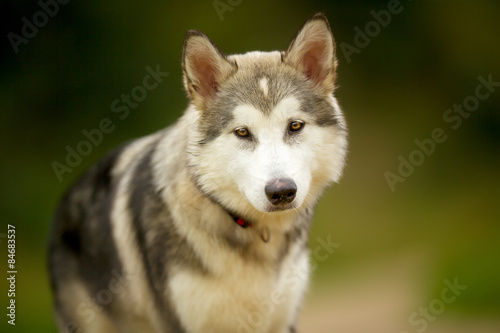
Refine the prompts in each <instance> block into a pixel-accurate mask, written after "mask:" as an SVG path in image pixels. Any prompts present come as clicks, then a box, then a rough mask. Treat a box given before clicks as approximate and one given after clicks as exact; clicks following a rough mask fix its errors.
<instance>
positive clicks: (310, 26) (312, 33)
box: [284, 13, 337, 94]
mask: <svg viewBox="0 0 500 333" xmlns="http://www.w3.org/2000/svg"><path fill="white" fill-rule="evenodd" d="M284 61H285V63H287V64H289V65H291V66H293V67H295V68H297V69H298V70H299V71H301V72H302V73H304V74H305V75H306V76H307V77H308V78H309V79H310V80H312V81H313V83H314V85H315V86H316V87H317V88H319V89H320V90H321V91H322V92H324V93H326V94H331V93H332V92H333V90H334V83H335V69H336V66H337V59H336V57H335V42H334V39H333V34H332V30H331V29H330V24H329V23H328V19H327V18H326V16H325V15H324V14H323V13H317V14H314V15H313V16H311V17H310V18H309V19H308V20H307V21H306V22H305V23H304V25H303V26H302V27H301V28H300V29H299V31H298V32H297V34H296V35H295V37H294V38H293V40H292V42H291V43H290V46H289V47H288V50H287V51H286V53H285V57H284Z"/></svg>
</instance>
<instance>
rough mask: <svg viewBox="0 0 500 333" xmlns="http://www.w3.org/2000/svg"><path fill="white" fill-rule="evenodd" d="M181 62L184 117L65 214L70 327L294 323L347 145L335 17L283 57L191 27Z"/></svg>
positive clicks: (62, 313) (188, 329)
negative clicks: (311, 240) (230, 47)
mask: <svg viewBox="0 0 500 333" xmlns="http://www.w3.org/2000/svg"><path fill="white" fill-rule="evenodd" d="M182 66H183V72H184V85H185V88H186V91H187V94H188V97H189V99H190V104H189V106H188V108H187V110H186V111H185V114H184V115H183V116H182V117H181V118H180V119H179V120H178V121H177V123H175V124H174V125H172V126H170V127H168V128H166V129H164V130H162V131H159V132H157V133H154V134H152V135H149V136H146V137H143V138H140V139H136V140H133V141H130V142H128V143H125V144H124V145H122V146H121V147H119V148H117V149H116V150H114V151H112V152H111V153H110V154H108V155H107V156H106V157H105V158H104V159H102V160H101V161H100V162H99V163H97V164H96V165H95V166H94V167H92V168H91V169H90V170H89V171H88V172H87V173H86V174H85V175H84V176H83V177H82V178H81V179H80V180H79V181H78V182H77V183H76V184H75V185H74V186H73V187H72V188H71V189H70V190H69V191H68V192H67V193H66V195H65V196H64V198H63V199H62V202H61V204H60V206H59V207H58V210H57V212H56V215H55V219H54V223H53V229H52V234H51V239H50V251H49V252H50V253H49V266H50V274H51V282H52V288H53V293H54V300H55V313H56V318H57V324H58V327H59V332H84V333H87V332H91V333H95V332H165V333H166V332H175V333H181V332H182V333H210V332H214V333H225V332H227V333H229V332H266V333H277V332H278V333H285V332H287V333H288V332H295V330H296V324H297V320H298V315H299V311H300V307H301V302H302V299H303V297H304V292H305V290H306V287H307V284H308V281H307V280H308V279H307V276H308V256H309V254H308V250H307V239H308V232H309V228H310V225H311V220H312V215H313V210H314V207H315V205H316V202H317V200H318V199H319V197H320V195H321V194H322V192H323V191H324V189H325V188H326V187H327V186H328V185H330V184H331V183H332V182H336V181H338V179H339V177H340V176H341V173H342V169H343V166H344V159H345V154H346V148H347V132H346V125H345V122H344V119H343V116H342V112H341V110H340V108H339V105H338V103H337V101H336V99H335V97H334V95H333V92H334V83H335V69H336V58H335V43H334V40H333V35H332V33H331V30H330V26H329V24H328V21H327V19H326V17H325V16H324V15H323V14H321V13H318V14H315V15H313V16H311V17H310V18H309V19H308V20H307V21H306V22H305V24H304V25H303V26H302V27H301V28H300V30H299V31H298V33H297V34H296V36H295V38H294V39H293V40H292V42H291V44H290V46H289V48H288V50H287V51H285V52H279V51H274V52H249V53H246V54H241V55H231V56H226V55H224V54H223V53H222V52H221V51H220V50H219V48H218V47H217V46H215V44H214V43H213V42H212V41H211V40H210V39H208V37H206V36H205V35H204V34H203V33H201V32H199V31H188V32H187V34H186V38H185V42H184V51H183V60H182ZM243 222H244V223H243ZM297 276H299V277H300V278H297Z"/></svg>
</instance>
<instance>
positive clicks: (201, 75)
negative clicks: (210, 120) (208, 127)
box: [182, 30, 236, 110]
mask: <svg viewBox="0 0 500 333" xmlns="http://www.w3.org/2000/svg"><path fill="white" fill-rule="evenodd" d="M182 69H183V72H184V86H185V88H186V91H187V93H188V95H189V97H190V98H191V100H192V101H193V102H194V103H195V105H196V106H197V107H198V108H200V109H201V110H203V109H205V108H206V107H207V105H209V104H210V103H211V102H212V101H213V100H214V98H215V95H216V94H217V91H218V89H219V85H220V84H221V83H222V82H223V81H224V80H225V79H226V78H227V77H228V76H230V75H231V73H232V72H233V71H235V70H236V64H234V63H231V62H229V61H228V60H227V58H226V56H225V55H224V54H223V53H222V51H221V50H219V48H218V47H217V46H216V45H215V44H214V43H213V42H212V41H211V40H210V39H209V38H208V37H207V36H205V35H204V34H203V33H202V32H200V31H197V30H189V31H188V32H186V38H185V39H184V49H183V55H182Z"/></svg>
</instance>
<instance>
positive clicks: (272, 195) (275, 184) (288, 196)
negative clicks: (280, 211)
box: [265, 178, 297, 206]
mask: <svg viewBox="0 0 500 333" xmlns="http://www.w3.org/2000/svg"><path fill="white" fill-rule="evenodd" d="M265 192H266V195H267V199H268V200H269V201H270V202H271V203H272V204H273V205H275V206H283V205H286V204H289V203H290V202H292V201H293V199H295V193H297V185H295V182H294V181H293V180H291V179H289V178H285V179H275V180H273V181H271V182H269V183H268V184H267V185H266V188H265Z"/></svg>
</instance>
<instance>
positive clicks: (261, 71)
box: [183, 14, 347, 216]
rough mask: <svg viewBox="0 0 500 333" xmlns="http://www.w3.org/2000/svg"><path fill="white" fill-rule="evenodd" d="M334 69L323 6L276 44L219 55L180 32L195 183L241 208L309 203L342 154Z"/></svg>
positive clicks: (337, 171)
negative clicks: (283, 45) (285, 43)
mask: <svg viewBox="0 0 500 333" xmlns="http://www.w3.org/2000/svg"><path fill="white" fill-rule="evenodd" d="M335 68H336V58H335V44H334V39H333V35H332V32H331V30H330V26H329V24H328V20H327V19H326V17H325V16H324V15H323V14H315V15H313V16H312V17H311V18H309V19H308V20H307V21H306V22H305V24H304V25H303V26H302V28H300V29H299V31H298V32H297V34H296V36H295V38H293V40H292V42H291V43H290V46H289V48H288V50H287V51H286V52H278V51H274V52H249V53H246V54H242V55H231V56H226V55H224V53H222V51H221V50H220V49H219V48H218V47H217V46H216V45H215V44H214V43H213V42H212V41H211V40H210V39H209V38H208V37H207V36H205V35H204V34H203V33H201V32H198V31H188V32H187V34H186V39H185V43H184V52H183V71H184V85H185V88H186V90H187V93H188V96H189V98H190V100H191V111H193V112H194V114H196V116H195V117H196V119H197V121H196V122H195V124H196V125H195V128H193V129H192V131H193V132H192V135H190V137H191V144H190V168H191V172H192V175H193V178H194V179H195V180H196V182H197V184H198V186H199V187H200V188H201V190H202V191H203V192H204V193H205V194H207V195H209V196H210V197H212V198H213V199H214V200H215V201H217V202H218V203H220V204H221V205H222V206H223V207H225V208H226V209H228V210H231V211H233V212H237V213H238V214H243V216H251V215H252V214H253V213H257V212H263V213H271V212H276V211H284V210H289V209H292V208H296V209H299V208H302V207H307V206H311V205H314V203H315V202H316V200H317V199H318V197H319V195H320V194H321V192H322V191H323V189H324V188H325V187H326V186H327V185H329V184H330V183H331V182H333V181H337V180H338V179H339V177H340V175H341V173H342V168H343V165H344V157H345V153H346V146H347V143H346V142H347V141H346V128H345V123H344V119H343V116H342V112H341V110H340V108H339V106H338V104H337V102H336V100H335V98H334V96H333V91H334V81H335ZM193 109H194V110H193Z"/></svg>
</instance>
